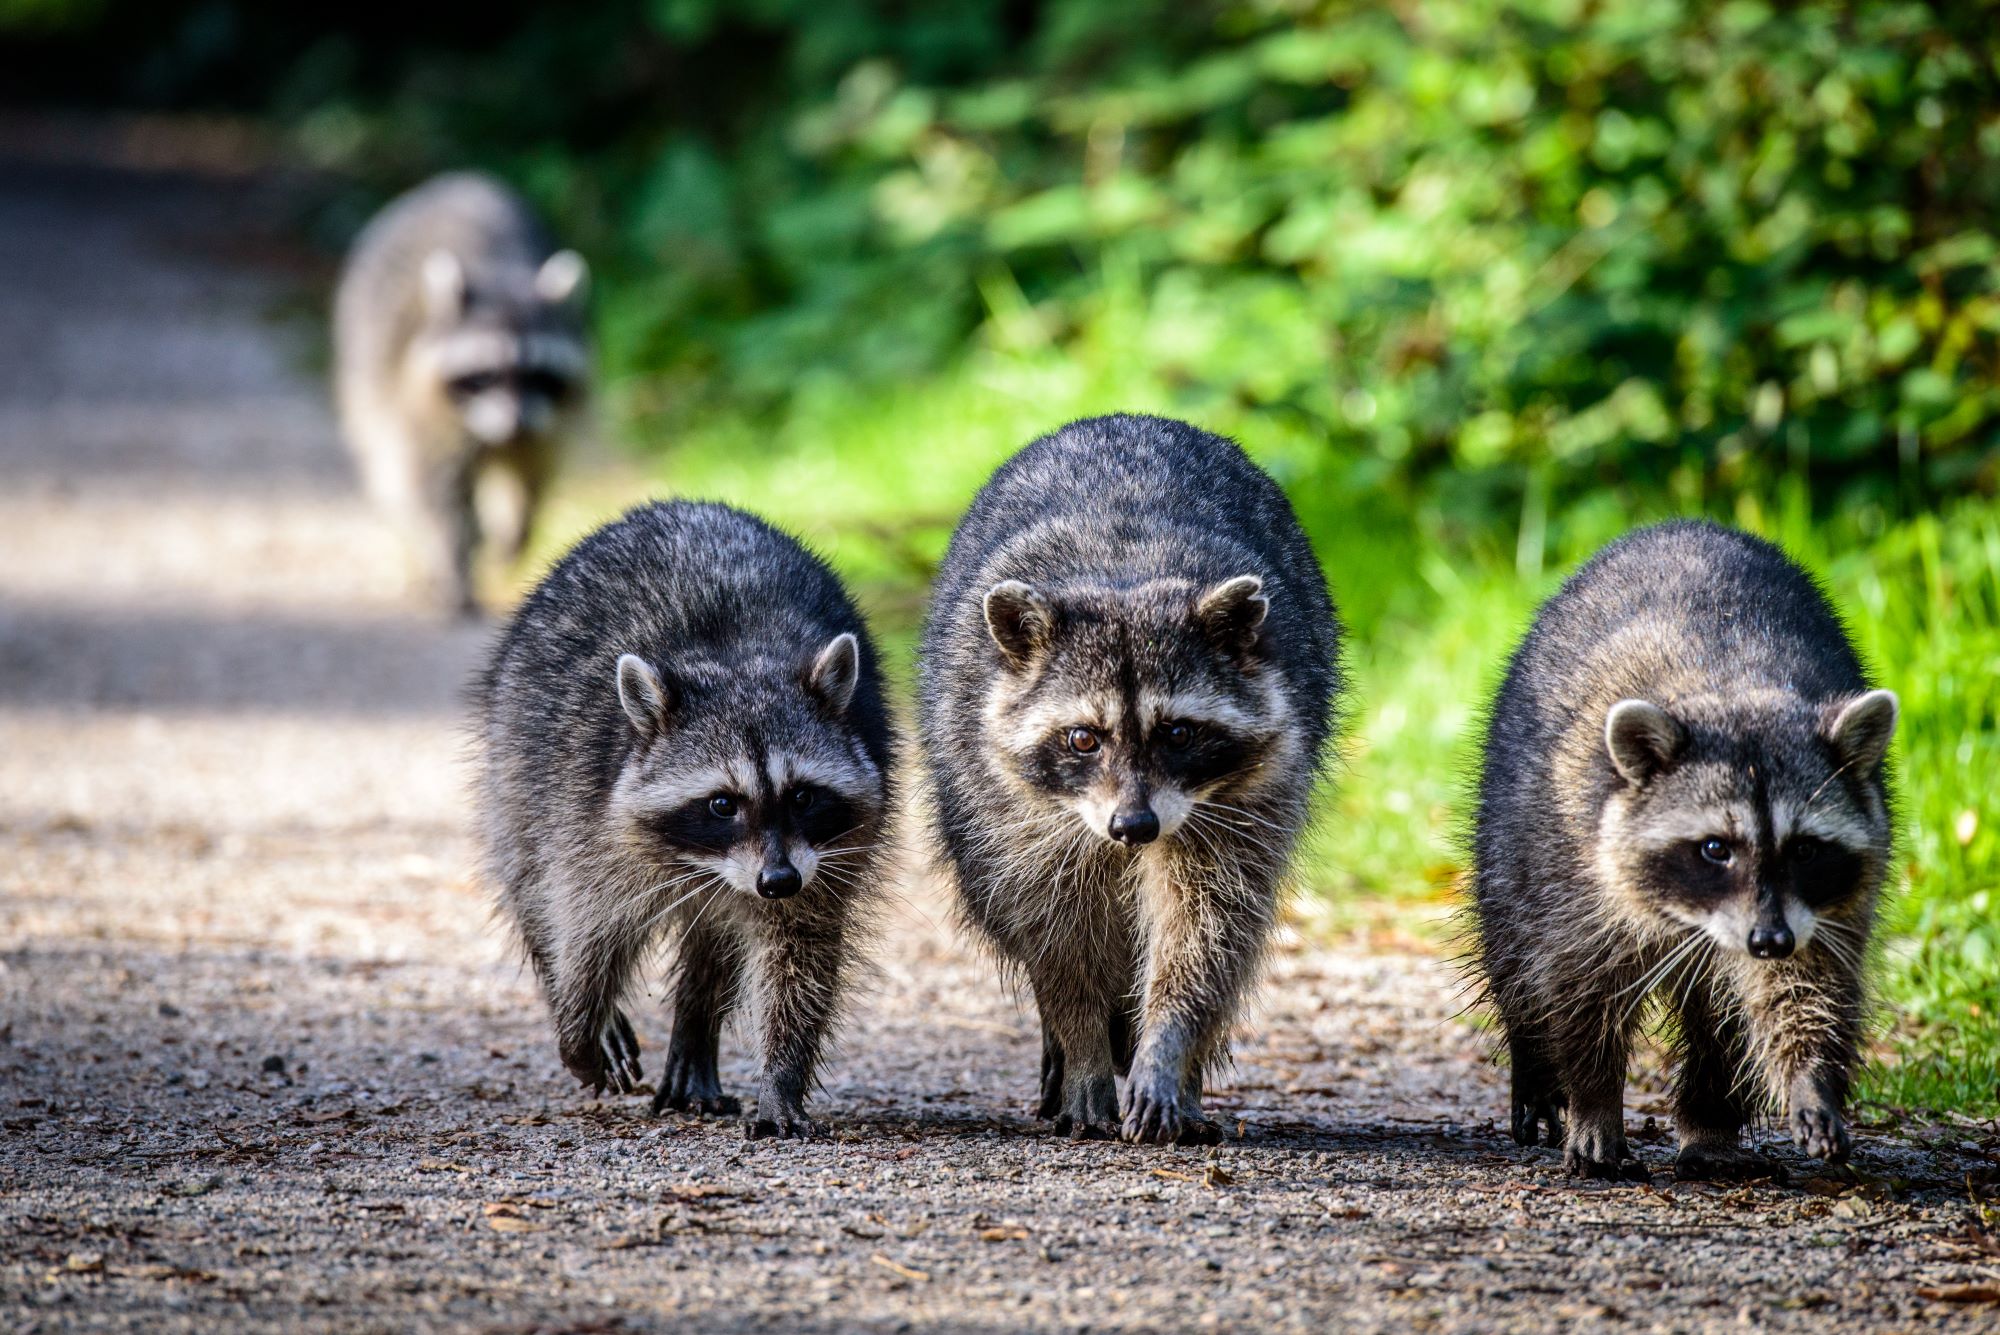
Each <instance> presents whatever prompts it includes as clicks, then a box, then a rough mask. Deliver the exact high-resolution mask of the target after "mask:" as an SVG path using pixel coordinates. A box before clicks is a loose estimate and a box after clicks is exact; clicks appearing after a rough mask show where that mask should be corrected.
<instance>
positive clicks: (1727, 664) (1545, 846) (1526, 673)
mask: <svg viewBox="0 0 2000 1335" xmlns="http://www.w3.org/2000/svg"><path fill="white" fill-rule="evenodd" d="M1896 711H1897V705H1896V697H1895V696H1894V695H1893V694H1891V693H1890V692H1888V691H1885V690H1877V689H1872V688H1871V687H1870V684H1869V682H1868V680H1867V678H1866V676H1865V674H1864V673H1863V671H1862V668H1861V664H1860V662H1859V660H1858V659H1857V658H1856V656H1855V652H1854V649H1853V647H1852V646H1851V645H1850V643H1849V641H1848V638H1847V634H1846V632H1845V631H1844V630H1843V628H1842V626H1841V623H1840V620H1839V618H1838V617H1837V616H1836V615H1835V613H1834V611H1833V609H1832V607H1831V606H1830V604H1829V603H1828V601H1827V598H1826V595H1825V594H1824V593H1823V592H1822V591H1821V590H1820V588H1819V586H1818V585H1817V584H1816V583H1814V581H1813V579H1812V577H1811V576H1809V575H1808V574H1806V573H1805V572H1804V571H1803V570H1801V569H1800V568H1799V567H1798V566H1796V565H1794V564H1793V563H1792V562H1791V561H1790V560H1789V559H1788V558H1787V557H1786V556H1785V555H1784V553H1783V552H1781V551H1780V550H1779V549H1778V548H1776V547H1774V546H1772V545H1771V544H1770V543H1768V542H1764V541H1762V540H1761V539H1758V538H1754V537H1750V536H1748V535H1746V534H1742V533H1737V532H1733V531H1731V530H1728V529H1724V528H1720V527H1717V526H1716V525H1713V524H1708V523H1699V522H1689V521H1676V522H1672V523H1666V524H1661V525H1659V526H1657V527H1654V528H1648V529H1643V530H1640V531H1638V532H1636V533H1633V534H1630V535H1628V536H1627V537H1625V538H1622V539H1620V540H1619V541H1617V542H1615V543H1612V544H1611V545H1610V546H1609V547H1607V548H1605V549H1604V550H1603V551H1602V552H1600V553H1599V554H1598V555H1597V556H1596V557H1595V558H1594V559H1593V560H1591V561H1590V562H1589V563H1588V564H1586V565H1585V566H1584V567H1583V568H1582V569H1581V570H1579V571H1578V572H1577V573H1576V574H1575V575H1574V576H1573V577H1572V578H1571V579H1570V580H1569V582H1568V583H1567V584H1565V585H1564V586H1563V588H1562V590H1561V591H1560V592H1559V593H1557V594H1556V595H1555V596H1554V597H1553V598H1551V599H1550V600H1549V602H1548V603H1547V604H1546V605H1545V606H1544V607H1543V608H1542V610H1541V613H1540V615H1539V616H1537V618H1536V620H1535V624H1534V626H1533V628H1532V629H1531V630H1530V631H1529V633H1528V635H1527V638H1526V639H1525V641H1524V642H1523V643H1522V644H1521V646H1520V648H1519V649H1518V650H1517V651H1516V652H1515V654H1514V657H1513V659H1512V661H1511V663H1510V664H1509V666H1508V669H1507V674H1506V678H1505V680H1504V682H1503V684H1502V685H1501V687H1500V690H1499V693H1498V695H1497V697H1496V698H1495V700H1494V701H1493V705H1492V710H1491V715H1490V718H1489V723H1488V731H1487V737H1486V742H1485V754H1484V765H1483V770H1482V774H1481V777H1480V784H1479V802H1478V822H1477V829H1476V833H1475V837H1474V853H1475V859H1474V860H1475V877H1474V899H1475V903H1474V905H1473V909H1472V911H1473V913H1474V915H1475V920H1476V935H1477V962H1478V964H1479V965H1480V966H1482V969H1483V974H1484V980H1485V986H1486V989H1487V991H1488V993H1489V995H1490V998H1491V1000H1492V1002H1493V1004H1494V1006H1495V1008H1496V1009H1497V1011H1498V1013H1499V1017H1500V1020H1501V1023H1502V1025H1503V1026H1504V1028H1505V1031H1506V1039H1507V1047H1508V1050H1509V1053H1510V1055H1511V1058H1512V1064H1513V1132H1514V1138H1515V1139H1516V1140H1518V1141H1519V1142H1521V1143H1522V1144H1524V1145H1532V1144H1534V1143H1536V1140H1537V1138H1538V1135H1539V1133H1540V1132H1541V1131H1542V1130H1543V1129H1544V1128H1545V1129H1546V1131H1547V1138H1548V1143H1549V1144H1551V1145H1557V1144H1560V1145H1563V1146H1564V1158H1565V1161H1566V1164H1567V1167H1568V1169H1569V1171H1570V1172H1572V1173H1573V1174H1576V1175H1578V1176H1585V1177H1610V1178H1643V1177H1644V1176H1645V1175H1646V1169H1645V1167H1644V1166H1643V1165H1642V1164H1640V1163H1638V1162H1637V1161H1636V1160H1635V1159H1634V1158H1633V1156H1632V1154H1631V1152H1630V1150H1629V1149H1628V1147H1627V1145H1626V1142H1625V1137H1624V1133H1623V1127H1624V1121H1623V1109H1622V1099H1623V1095H1624V1088H1625V1070H1626V1056H1627V1045H1628V1043H1629V1042H1630V1040H1631V1037H1632V1035H1633V1033H1634V1031H1635V1029H1636V1028H1637V1026H1638V1023H1639V1021H1640V1019H1641V1016H1642V1011H1643V1009H1644V1007H1645V1004H1646V1003H1647V1000H1648V998H1649V997H1652V996H1656V995H1657V996H1658V997H1660V998H1661V999H1663V1001H1664V1003H1665V1009H1666V1010H1667V1011H1669V1012H1670V1014H1671V1016H1672V1018H1673V1020H1674V1031H1675V1034H1676V1042H1677V1044H1678V1048H1679V1052H1678V1057H1679V1073H1678V1077H1677V1085H1676V1088H1675V1093H1674V1107H1675V1123H1676V1129H1677V1131H1678V1133H1679V1140H1680V1150H1679V1157H1678V1158H1677V1160H1676V1162H1675V1172H1676V1175H1677V1176H1680V1177H1713V1176H1730V1175H1737V1174H1742V1173H1746V1172H1769V1171H1770V1170H1769V1168H1768V1167H1763V1166H1760V1165H1759V1164H1758V1163H1757V1162H1756V1161H1754V1160H1752V1159H1751V1158H1750V1157H1749V1156H1747V1155H1746V1154H1744V1153H1743V1152H1742V1150H1741V1148H1740V1144H1739V1138H1740V1133H1741V1131H1742V1129H1743V1127H1744V1125H1745V1124H1746V1122H1747V1121H1748V1120H1749V1118H1750V1117H1751V1116H1752V1115H1753V1114H1754V1113H1755V1112H1757V1111H1758V1110H1759V1107H1760V1105H1763V1106H1771V1107H1775V1108H1778V1109H1781V1110H1784V1111H1785V1112H1787V1113H1788V1114H1789V1118H1790V1129H1791V1133H1792V1137H1793V1139H1794V1140H1795V1141H1796V1142H1797V1144H1798V1145H1799V1147H1800V1148H1801V1149H1803V1150H1804V1151H1805V1152H1806V1153H1807V1154H1809V1155H1813V1156H1815V1157H1819V1158H1824V1159H1828V1160H1832V1161H1836V1162H1838V1161H1840V1160H1842V1159H1844V1158H1845V1157H1846V1156H1847V1154H1848V1150H1849V1136H1848V1131H1847V1127H1846V1124H1845V1122H1844V1121H1843V1120H1842V1109H1843V1107H1844V1105H1845V1103H1846V1099H1847V1093H1848V1078H1849V1071H1850V1068H1851V1067H1852V1065H1853V1063H1854V1060H1855V1055H1856V1045H1857V1041H1858V1034H1859V1030H1860V1026H1861V1022H1862V1010H1863V962H1864V960H1865V958H1866V953H1867V949H1868V943H1869V936H1870V932H1871V931H1872V928H1873V923H1874V917H1875V907H1876V900H1877V897H1878V896H1879V894H1880V892H1881V889H1882V885H1883V881H1884V877H1885V876H1886V874H1887V870H1888V866H1889V854H1890V811H1891V792H1890V785H1889V777H1888V775H1887V773H1886V771H1885V767H1884V757H1885V755H1886V753H1887V751H1888V748H1889V741H1890V737H1891V734H1892V733H1893V732H1894V730H1895V726H1896Z"/></svg>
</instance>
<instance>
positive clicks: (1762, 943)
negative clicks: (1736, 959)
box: [1750, 923, 1797, 960]
mask: <svg viewBox="0 0 2000 1335" xmlns="http://www.w3.org/2000/svg"><path fill="white" fill-rule="evenodd" d="M1796 944H1797V942H1796V940H1795V939H1794V937H1793V936H1792V929H1791V928H1789V927H1787V926H1785V925H1784V924H1783V923H1767V924H1763V925H1760V926H1757V927H1753V928H1751V929H1750V953H1751V954H1752V955H1755V956H1756V957H1757V958H1758V959H1760V960H1781V959H1783V958H1785V957H1786V956H1787V955H1789V954H1791V953H1792V948H1793V946H1794V945H1796Z"/></svg>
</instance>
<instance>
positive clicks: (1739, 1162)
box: [1674, 1145, 1786, 1182]
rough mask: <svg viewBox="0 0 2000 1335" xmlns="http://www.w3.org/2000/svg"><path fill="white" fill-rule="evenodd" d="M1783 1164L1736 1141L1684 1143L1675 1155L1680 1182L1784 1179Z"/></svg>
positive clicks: (1677, 1178)
mask: <svg viewBox="0 0 2000 1335" xmlns="http://www.w3.org/2000/svg"><path fill="white" fill-rule="evenodd" d="M1785 1176H1786V1174H1785V1169H1784V1165H1782V1164H1778V1163H1773V1162H1772V1161H1771V1160H1769V1159H1766V1158H1764V1157H1763V1156H1762V1155H1759V1154H1752V1153H1750V1152H1749V1151H1748V1150H1743V1149H1738V1148H1737V1147H1735V1146H1733V1145H1683V1146H1682V1147H1681V1152H1680V1153H1679V1154H1678V1155H1676V1156H1675V1157H1674V1180H1675V1181H1677V1182H1748V1181H1752V1180H1754V1179H1757V1178H1766V1177H1769V1178H1776V1179H1777V1180H1778V1181H1780V1182H1782V1181H1784V1180H1785Z"/></svg>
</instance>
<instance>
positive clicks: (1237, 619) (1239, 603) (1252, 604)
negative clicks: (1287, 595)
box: [1194, 575, 1271, 657]
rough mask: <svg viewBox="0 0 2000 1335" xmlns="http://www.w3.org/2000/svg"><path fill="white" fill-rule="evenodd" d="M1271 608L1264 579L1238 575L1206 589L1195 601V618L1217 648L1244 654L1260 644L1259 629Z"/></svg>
mask: <svg viewBox="0 0 2000 1335" xmlns="http://www.w3.org/2000/svg"><path fill="white" fill-rule="evenodd" d="M1270 610H1271V600H1270V599H1269V598H1266V597H1265V596H1264V581H1263V580H1262V579H1260V578H1258V577H1257V576H1256V575H1238V576H1236V577H1235V578H1234V579H1225V580H1223V581H1222V583H1220V584H1217V585H1213V586H1212V587H1210V588H1208V589H1206V590H1204V591H1203V593H1202V595H1201V597H1200V598H1198V599H1197V600H1196V601H1195V605H1194V618H1195V620H1196V621H1198V622H1200V623H1201V628H1202V631H1203V633H1204V634H1206V635H1207V636H1208V638H1209V642H1210V643H1211V644H1213V645H1215V647H1216V648H1218V649H1221V650H1224V651H1225V652H1227V653H1231V654H1235V655H1237V656H1238V657H1241V656H1242V655H1244V654H1247V653H1249V652H1250V651H1251V650H1252V649H1254V648H1256V647H1257V632H1258V629H1259V628H1260V627H1261V626H1262V625H1263V624H1264V617H1265V614H1266V613H1268V612H1269V611H1270Z"/></svg>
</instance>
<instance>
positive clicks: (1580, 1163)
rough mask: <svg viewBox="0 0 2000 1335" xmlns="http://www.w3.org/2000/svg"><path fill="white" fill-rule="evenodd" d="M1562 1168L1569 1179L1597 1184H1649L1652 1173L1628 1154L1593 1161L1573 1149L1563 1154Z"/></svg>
mask: <svg viewBox="0 0 2000 1335" xmlns="http://www.w3.org/2000/svg"><path fill="white" fill-rule="evenodd" d="M1563 1168H1564V1169H1565V1170H1566V1171H1567V1172H1568V1173H1569V1175H1570V1176H1571V1177H1580V1178H1586V1179H1590V1180H1592V1181H1598V1182H1651V1181H1652V1180H1653V1175H1652V1173H1650V1172H1648V1171H1647V1169H1646V1165H1645V1164H1643V1163H1640V1162H1639V1161H1638V1160H1637V1159H1635V1158H1633V1157H1632V1156H1631V1155H1630V1154H1625V1153H1621V1154H1620V1155H1619V1156H1618V1157H1617V1158H1612V1159H1593V1158H1591V1157H1590V1156H1589V1155H1586V1154H1581V1153H1579V1152H1577V1151H1576V1150H1575V1149H1570V1150H1566V1151H1565V1152H1564V1153H1563Z"/></svg>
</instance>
